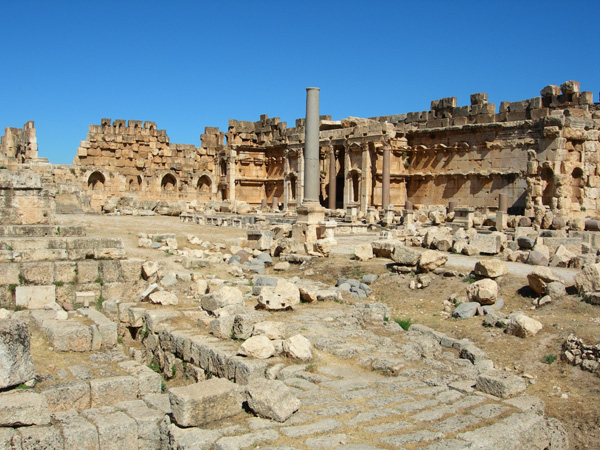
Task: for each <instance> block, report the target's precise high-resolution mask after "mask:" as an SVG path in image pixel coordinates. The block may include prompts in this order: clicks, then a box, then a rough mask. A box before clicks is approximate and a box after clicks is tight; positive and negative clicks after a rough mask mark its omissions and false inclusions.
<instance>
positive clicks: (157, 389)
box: [119, 361, 162, 398]
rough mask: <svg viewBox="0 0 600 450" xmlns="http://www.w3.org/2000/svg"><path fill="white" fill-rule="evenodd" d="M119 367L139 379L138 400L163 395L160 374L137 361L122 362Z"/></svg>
mask: <svg viewBox="0 0 600 450" xmlns="http://www.w3.org/2000/svg"><path fill="white" fill-rule="evenodd" d="M119 367H120V368H121V369H123V370H125V371H126V372H127V373H128V374H129V375H131V376H133V377H135V378H136V379H137V381H138V398H143V397H145V396H147V395H151V394H160V393H161V385H162V378H161V376H160V374H158V373H156V372H154V371H153V370H152V369H150V368H149V367H146V366H144V365H142V364H140V363H138V362H136V361H124V362H121V363H119Z"/></svg>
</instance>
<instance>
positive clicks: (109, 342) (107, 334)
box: [80, 308, 117, 348]
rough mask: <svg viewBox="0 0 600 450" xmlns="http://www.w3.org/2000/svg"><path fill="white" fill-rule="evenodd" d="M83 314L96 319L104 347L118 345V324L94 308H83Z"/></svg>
mask: <svg viewBox="0 0 600 450" xmlns="http://www.w3.org/2000/svg"><path fill="white" fill-rule="evenodd" d="M80 311H81V314H83V315H84V316H86V317H89V318H90V319H92V320H93V321H94V323H95V324H96V327H97V328H98V332H99V333H100V337H101V339H102V344H101V347H102V348H113V347H115V346H116V345H117V324H116V323H114V322H113V321H112V320H110V319H109V318H108V317H106V316H105V315H104V314H102V313H101V312H100V311H98V310H96V309H94V308H87V309H81V310H80Z"/></svg>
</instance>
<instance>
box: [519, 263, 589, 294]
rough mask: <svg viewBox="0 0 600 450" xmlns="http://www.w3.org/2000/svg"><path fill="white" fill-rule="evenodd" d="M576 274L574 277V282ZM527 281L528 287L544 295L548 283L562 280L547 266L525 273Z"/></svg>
mask: <svg viewBox="0 0 600 450" xmlns="http://www.w3.org/2000/svg"><path fill="white" fill-rule="evenodd" d="M599 267H600V266H599ZM577 276H579V275H577ZM577 276H576V277H575V283H576V284H577ZM527 281H528V282H529V287H530V288H531V289H533V290H534V291H535V292H536V293H537V294H539V295H546V289H547V287H548V284H550V283H552V282H555V281H559V282H562V280H561V278H560V277H559V276H558V275H556V274H555V273H554V272H553V271H552V270H551V269H549V268H548V267H536V268H535V269H534V270H533V272H531V273H530V274H528V275H527ZM599 284H600V283H599Z"/></svg>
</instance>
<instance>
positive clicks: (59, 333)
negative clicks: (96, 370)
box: [42, 319, 92, 352]
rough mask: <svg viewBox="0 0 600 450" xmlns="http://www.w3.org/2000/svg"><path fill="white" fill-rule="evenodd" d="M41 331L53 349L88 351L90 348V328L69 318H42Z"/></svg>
mask: <svg viewBox="0 0 600 450" xmlns="http://www.w3.org/2000/svg"><path fill="white" fill-rule="evenodd" d="M42 331H43V332H44V335H45V336H46V339H48V342H50V345H52V347H54V349H55V350H58V351H61V352H89V351H90V350H92V330H91V329H90V327H88V326H87V325H85V324H83V323H80V322H74V321H70V320H54V319H49V320H44V322H43V323H42Z"/></svg>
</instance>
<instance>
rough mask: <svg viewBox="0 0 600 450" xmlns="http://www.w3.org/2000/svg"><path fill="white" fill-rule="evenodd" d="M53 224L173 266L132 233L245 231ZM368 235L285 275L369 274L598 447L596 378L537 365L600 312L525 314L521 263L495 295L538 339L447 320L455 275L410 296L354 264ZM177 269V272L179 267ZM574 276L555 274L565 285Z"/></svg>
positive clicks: (131, 222) (463, 266)
mask: <svg viewBox="0 0 600 450" xmlns="http://www.w3.org/2000/svg"><path fill="white" fill-rule="evenodd" d="M57 223H64V224H79V225H85V226H87V227H88V235H89V236H112V237H121V238H123V241H124V243H125V246H126V248H127V251H128V255H129V257H140V258H147V259H150V258H152V259H154V260H157V259H162V260H164V261H165V262H166V263H167V264H168V265H173V266H174V267H175V266H177V263H176V261H177V257H176V256H168V255H166V254H164V253H162V252H157V251H156V250H149V249H139V248H138V247H137V241H138V237H137V235H138V233H140V232H143V233H176V235H177V239H178V242H179V245H180V248H182V247H184V246H185V245H186V236H187V235H188V234H193V235H195V236H198V237H199V238H201V239H203V240H210V241H213V242H221V243H225V244H227V245H228V246H229V245H233V244H236V243H239V241H240V239H243V238H245V231H244V230H239V229H233V228H216V227H210V226H199V225H196V224H190V223H183V222H180V221H179V219H178V218H175V217H164V216H156V217H132V216H96V215H86V216H73V215H64V216H59V217H58V218H57ZM374 237H376V235H372V236H341V237H340V238H339V242H340V245H339V246H338V247H337V249H336V250H335V253H334V254H333V255H332V256H331V257H330V258H323V259H319V260H317V261H313V262H311V263H310V264H308V265H305V266H304V267H302V268H300V267H298V266H294V267H293V268H292V269H290V271H289V272H287V273H286V274H285V276H290V277H291V276H294V275H298V276H302V277H307V278H312V279H316V280H319V281H323V282H325V283H328V284H335V282H336V280H337V278H338V277H340V276H344V277H350V278H360V277H362V275H363V274H366V273H375V274H378V275H379V279H378V280H377V281H376V282H375V283H374V284H373V285H372V286H371V287H372V288H373V291H374V292H373V294H372V296H371V300H372V301H380V302H383V303H385V304H387V305H388V306H389V307H390V309H391V311H392V314H393V316H394V317H395V318H400V319H408V318H410V319H412V321H413V322H415V323H420V324H423V325H427V326H430V327H432V328H434V329H436V330H439V331H442V332H444V333H446V334H448V335H450V336H453V337H457V338H462V337H466V338H469V339H471V340H472V341H473V342H475V344H476V345H477V346H478V347H480V348H481V349H483V350H484V351H485V352H486V353H487V354H488V356H489V357H490V358H491V359H492V360H493V361H494V364H495V366H496V367H498V368H501V369H505V370H509V371H511V372H513V373H515V374H519V375H525V376H526V377H527V378H530V379H531V384H530V386H529V388H528V393H530V394H533V395H536V396H539V397H540V398H541V399H542V400H544V402H545V403H546V413H547V414H548V415H549V416H553V417H556V418H558V419H560V420H561V421H562V422H563V423H564V424H565V425H566V427H567V429H568V430H569V434H570V441H571V448H573V449H578V450H579V449H595V448H597V449H600V406H599V405H600V377H598V376H596V375H593V374H591V373H588V372H584V371H582V370H580V369H579V368H575V367H572V366H570V365H568V364H566V363H564V362H563V361H561V360H560V358H558V359H557V360H556V361H555V362H553V363H551V364H547V363H545V362H543V360H544V358H545V357H548V356H550V355H554V356H557V357H559V355H560V350H561V345H562V342H563V341H564V340H565V339H566V337H567V336H568V335H569V334H570V333H574V334H575V335H577V336H578V337H580V338H582V339H584V341H585V342H586V343H594V344H595V343H598V342H600V307H598V306H593V305H589V304H587V303H583V302H581V301H580V299H579V298H578V297H577V296H574V295H567V296H566V297H565V298H564V299H562V300H560V301H556V302H554V303H552V304H549V305H546V306H544V307H543V308H540V309H536V310H531V304H532V303H531V302H532V300H533V298H534V297H533V293H532V291H531V290H530V289H529V288H528V286H527V279H526V275H527V273H529V272H531V270H532V269H533V268H532V267H531V266H526V265H523V264H511V265H510V273H509V275H507V276H505V277H503V279H502V280H500V281H499V284H500V295H501V297H502V298H503V299H504V301H505V303H506V306H505V309H504V312H505V313H509V312H511V311H517V310H520V311H524V312H526V314H528V315H529V316H531V317H533V318H535V319H537V320H539V321H540V322H541V323H542V324H543V326H544V328H543V329H542V331H540V332H539V333H538V334H537V335H536V336H534V337H531V338H528V339H521V338H517V337H514V336H509V335H506V334H505V333H503V331H502V330H501V329H490V328H485V327H483V326H482V318H481V317H475V318H472V319H466V320H457V319H451V318H448V317H447V315H445V314H444V313H443V307H444V305H443V302H444V300H445V299H447V298H448V297H449V296H450V295H451V294H453V293H459V294H460V295H463V294H464V291H465V289H466V286H467V282H465V281H464V280H463V279H462V278H460V277H454V278H442V277H438V276H435V277H434V279H433V282H432V283H431V285H430V286H428V287H427V288H425V289H422V290H411V289H409V287H408V285H409V283H410V279H411V277H412V275H397V274H392V273H391V272H389V270H388V269H387V264H389V263H390V261H389V260H385V259H375V260H371V261H368V262H358V261H353V260H352V259H351V258H350V256H351V252H352V249H353V247H354V245H356V244H358V243H362V242H370V241H371V240H373V238H374ZM476 261H477V259H476V258H468V257H458V258H457V257H451V258H450V260H449V263H448V266H449V267H453V268H456V270H458V271H461V272H465V273H468V272H469V271H470V270H471V269H472V268H473V266H474V265H475V262H476ZM179 267H180V266H179ZM574 273H576V271H569V270H565V271H561V276H562V277H563V278H565V279H566V280H570V279H572V276H573V274H574Z"/></svg>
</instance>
